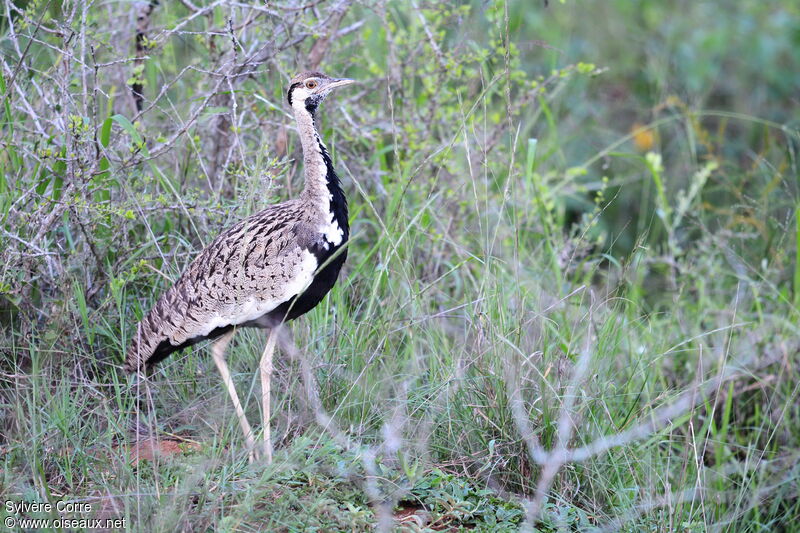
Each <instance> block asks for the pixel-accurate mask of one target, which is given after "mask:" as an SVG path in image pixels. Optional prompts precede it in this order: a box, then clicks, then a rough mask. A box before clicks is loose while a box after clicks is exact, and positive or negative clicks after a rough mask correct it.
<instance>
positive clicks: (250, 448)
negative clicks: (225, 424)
mask: <svg viewBox="0 0 800 533" xmlns="http://www.w3.org/2000/svg"><path fill="white" fill-rule="evenodd" d="M231 337H233V330H231V331H229V332H227V333H225V334H224V335H222V336H221V337H219V338H218V339H217V340H215V341H214V342H213V344H212V345H211V356H212V357H213V358H214V363H216V365H217V369H219V373H220V374H221V375H222V381H224V382H225V387H226V388H227V389H228V394H230V396H231V400H233V408H234V410H236V416H237V417H238V418H239V425H240V426H241V427H242V432H244V441H245V443H246V444H247V452H248V454H249V459H250V462H251V463H252V462H253V458H254V453H255V440H254V439H253V430H251V429H250V424H249V423H248V422H247V417H245V415H244V409H242V404H241V402H240V401H239V395H238V394H236V387H235V386H234V385H233V380H232V379H231V372H230V370H228V364H227V363H226V362H225V349H226V348H227V347H228V343H229V342H231Z"/></svg>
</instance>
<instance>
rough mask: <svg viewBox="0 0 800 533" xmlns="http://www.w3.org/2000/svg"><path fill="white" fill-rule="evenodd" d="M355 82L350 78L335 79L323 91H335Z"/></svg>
mask: <svg viewBox="0 0 800 533" xmlns="http://www.w3.org/2000/svg"><path fill="white" fill-rule="evenodd" d="M355 82H356V80H351V79H350V78H337V79H334V80H331V81H330V82H329V83H328V84H327V85H326V86H325V90H327V91H329V90H331V89H336V88H337V87H344V86H345V85H350V84H351V83H355Z"/></svg>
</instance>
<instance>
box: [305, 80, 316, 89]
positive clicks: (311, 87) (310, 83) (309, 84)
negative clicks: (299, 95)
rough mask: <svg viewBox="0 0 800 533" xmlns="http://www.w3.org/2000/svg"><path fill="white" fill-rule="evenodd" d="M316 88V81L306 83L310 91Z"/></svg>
mask: <svg viewBox="0 0 800 533" xmlns="http://www.w3.org/2000/svg"><path fill="white" fill-rule="evenodd" d="M316 86H317V82H316V81H314V80H308V81H307V82H306V87H308V88H309V89H313V88H314V87H316Z"/></svg>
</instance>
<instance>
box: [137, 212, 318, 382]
mask: <svg viewBox="0 0 800 533" xmlns="http://www.w3.org/2000/svg"><path fill="white" fill-rule="evenodd" d="M297 209H298V207H297V203H296V202H293V201H292V202H286V203H283V204H278V205H274V206H271V207H269V208H268V209H266V210H264V211H261V212H259V213H257V214H255V215H253V216H251V217H248V218H246V219H244V220H242V221H241V222H239V223H237V224H236V225H234V226H232V227H231V228H229V229H228V230H226V231H224V232H223V233H221V234H220V235H219V236H218V237H217V238H216V239H214V241H213V242H212V243H211V244H210V245H209V246H208V247H206V248H205V249H204V250H203V251H202V252H201V253H200V255H198V256H197V258H195V260H194V261H192V263H191V264H190V265H189V267H188V268H187V269H186V271H185V272H184V273H183V274H182V275H181V277H180V279H178V281H177V282H176V283H175V284H174V285H173V286H172V287H170V289H169V290H167V292H165V293H164V294H163V295H162V296H161V298H159V299H158V301H157V302H156V304H155V305H154V306H153V308H152V309H151V310H150V312H149V313H148V314H147V315H146V316H145V317H144V319H142V321H141V322H140V323H139V325H138V326H137V328H136V333H135V335H134V338H133V339H132V342H131V345H130V348H129V350H128V353H127V357H126V361H125V368H126V370H128V371H136V370H139V369H141V368H142V367H143V366H145V365H151V364H154V363H157V362H158V361H160V360H161V359H163V358H164V357H166V356H167V355H169V354H170V353H172V352H174V351H176V350H179V349H181V348H184V347H186V346H190V345H192V344H194V343H196V342H199V341H201V340H203V339H207V338H213V337H216V336H218V335H220V334H222V333H224V332H225V331H227V330H229V329H230V328H231V327H233V326H235V325H237V324H244V323H247V322H251V321H253V320H255V319H256V318H258V317H260V316H262V315H264V314H265V313H268V312H269V311H271V310H272V309H274V308H275V307H277V306H278V305H280V304H281V303H283V302H286V301H288V300H289V299H291V298H292V297H293V296H296V295H297V294H299V293H301V292H302V291H303V290H304V289H305V288H306V287H307V286H308V284H309V283H310V282H311V280H312V279H313V276H314V272H315V270H316V268H317V262H316V259H315V257H314V256H313V254H311V253H309V252H308V251H307V249H306V247H305V246H304V243H300V242H298V237H299V239H300V240H303V232H302V231H301V232H298V231H297V225H298V222H297V221H298V220H302V215H301V214H299V213H297V212H296V211H297Z"/></svg>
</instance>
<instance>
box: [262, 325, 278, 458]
mask: <svg viewBox="0 0 800 533" xmlns="http://www.w3.org/2000/svg"><path fill="white" fill-rule="evenodd" d="M276 331H277V328H272V329H270V330H269V337H267V346H266V348H264V354H263V355H262V356H261V364H260V365H259V368H260V369H261V406H262V412H261V416H262V417H263V418H264V459H265V460H266V462H267V464H270V463H271V462H272V441H271V440H270V428H269V419H270V388H271V387H270V381H271V378H272V355H273V354H274V353H275V341H276V340H277V334H276Z"/></svg>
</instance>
